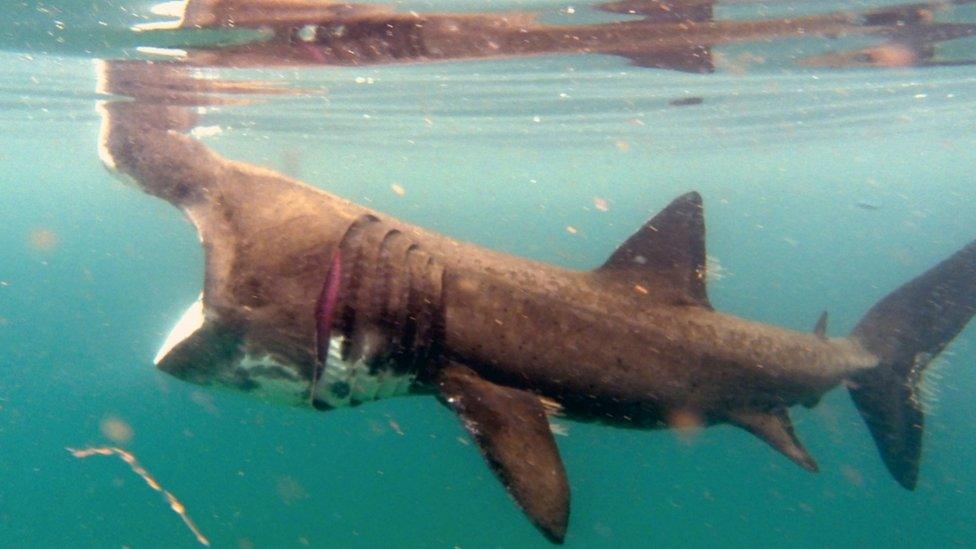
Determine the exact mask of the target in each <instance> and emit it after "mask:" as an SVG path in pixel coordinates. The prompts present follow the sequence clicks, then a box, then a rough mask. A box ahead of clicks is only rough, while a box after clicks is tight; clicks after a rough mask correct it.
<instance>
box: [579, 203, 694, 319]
mask: <svg viewBox="0 0 976 549" xmlns="http://www.w3.org/2000/svg"><path fill="white" fill-rule="evenodd" d="M596 272H597V274H598V275H600V276H606V277H608V278H612V279H615V280H618V281H622V282H625V283H627V284H630V285H634V286H639V287H640V288H641V290H640V291H641V293H648V294H653V295H660V296H662V297H664V298H665V299H670V300H677V301H679V302H683V303H687V304H696V305H703V306H706V307H711V305H710V304H709V302H708V293H707V291H706V289H705V221H704V217H703V214H702V199H701V195H699V194H698V193H697V192H690V193H687V194H684V195H681V196H679V197H678V198H676V199H675V200H674V201H673V202H671V204H669V205H668V206H667V207H666V208H664V209H663V210H661V212H660V213H658V214H657V215H655V216H654V217H653V218H652V219H651V220H650V221H648V222H647V223H646V224H644V226H643V227H641V228H640V229H639V230H638V231H637V232H636V233H634V234H633V235H631V237H630V238H628V239H627V241H626V242H624V243H623V244H622V245H621V246H620V247H619V248H617V250H616V251H615V252H613V255H611V256H610V259H608V260H607V262H606V263H604V264H603V266H602V267H600V268H599V269H597V271H596Z"/></svg>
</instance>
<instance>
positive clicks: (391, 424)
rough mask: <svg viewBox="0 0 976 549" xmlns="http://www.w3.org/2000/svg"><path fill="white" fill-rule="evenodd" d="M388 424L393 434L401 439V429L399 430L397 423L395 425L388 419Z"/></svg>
mask: <svg viewBox="0 0 976 549" xmlns="http://www.w3.org/2000/svg"><path fill="white" fill-rule="evenodd" d="M389 424H390V429H393V432H394V433H396V434H398V435H400V436H401V437H402V436H403V429H401V428H400V424H399V423H397V422H396V421H395V420H393V419H390V421H389Z"/></svg>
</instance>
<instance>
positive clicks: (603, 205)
mask: <svg viewBox="0 0 976 549" xmlns="http://www.w3.org/2000/svg"><path fill="white" fill-rule="evenodd" d="M593 207H594V208H596V209H598V210H600V211H601V212H609V211H610V203H609V202H607V201H606V199H604V198H598V197H595V196H594V197H593Z"/></svg>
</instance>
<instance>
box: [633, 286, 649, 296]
mask: <svg viewBox="0 0 976 549" xmlns="http://www.w3.org/2000/svg"><path fill="white" fill-rule="evenodd" d="M634 291H635V292H637V293H639V294H641V295H647V294H649V293H650V292H649V291H648V289H647V288H645V287H643V286H641V285H640V284H634Z"/></svg>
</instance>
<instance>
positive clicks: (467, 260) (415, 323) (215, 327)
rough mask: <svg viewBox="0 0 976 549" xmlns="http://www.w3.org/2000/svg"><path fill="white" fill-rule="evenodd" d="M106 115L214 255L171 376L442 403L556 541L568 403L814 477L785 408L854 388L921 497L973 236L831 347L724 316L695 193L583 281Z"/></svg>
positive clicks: (153, 190)
mask: <svg viewBox="0 0 976 549" xmlns="http://www.w3.org/2000/svg"><path fill="white" fill-rule="evenodd" d="M136 67H141V68H139V69H137V68H136ZM140 70H149V71H150V73H151V74H152V75H154V76H153V78H155V79H165V78H166V74H167V72H166V71H167V70H168V69H166V67H164V66H162V65H153V64H149V65H135V64H131V63H110V64H107V65H105V66H104V67H103V72H102V81H103V85H104V87H105V89H106V91H110V92H114V93H121V92H124V91H125V88H127V87H128V88H129V89H139V87H138V86H135V87H134V88H133V84H134V83H138V82H142V81H144V77H145V76H147V74H142V75H141V76H140V72H139V71H140ZM113 86H115V87H113ZM172 88H173V89H185V88H186V87H185V86H172ZM137 95H138V94H137ZM174 103H179V101H174ZM102 113H103V133H102V140H101V148H100V153H101V155H102V159H103V160H104V161H105V163H106V164H107V165H108V166H109V167H110V168H112V169H113V170H115V171H117V172H120V173H121V174H124V175H126V176H128V177H129V178H131V179H132V180H133V181H134V182H135V184H136V185H137V186H138V187H139V188H141V189H142V190H143V191H145V192H146V193H149V194H151V195H154V196H156V197H159V198H161V199H164V200H166V201H168V202H170V203H172V204H173V205H175V206H177V207H178V208H180V209H181V210H182V211H183V212H184V213H185V214H186V215H187V216H188V218H189V219H190V220H191V221H192V222H193V223H194V225H195V226H196V227H197V230H198V232H199V234H200V238H201V241H202V243H203V247H204V250H205V255H206V271H205V273H206V274H205V281H204V288H203V293H202V297H201V301H200V302H199V303H198V304H197V305H195V306H194V307H192V308H191V310H190V311H189V312H188V314H187V315H186V316H185V317H184V319H183V321H181V323H180V325H179V326H178V328H177V330H176V331H175V332H174V334H173V335H171V337H170V338H169V340H168V341H167V343H166V345H165V346H164V349H163V351H161V353H160V355H159V356H158V357H157V365H158V367H159V368H160V369H161V370H163V371H165V372H167V373H169V374H172V375H175V376H177V377H180V378H183V379H186V380H189V381H193V382H196V383H202V384H210V385H225V386H230V387H233V388H236V389H241V390H246V391H251V392H261V391H265V390H270V389H274V390H276V391H278V392H279V393H280V394H282V395H284V398H285V399H287V400H290V401H291V402H292V403H294V404H298V405H303V406H309V405H311V406H315V407H316V408H320V409H331V408H338V407H341V406H346V405H350V404H358V403H363V402H367V401H370V400H374V399H376V398H382V397H385V396H394V395H398V394H407V393H421V394H435V395H438V396H439V397H440V398H441V399H442V401H443V402H445V403H446V404H447V405H448V406H450V407H451V408H452V409H453V410H454V411H455V412H457V413H458V415H459V416H460V417H461V419H462V420H463V423H464V425H465V426H466V427H467V429H468V430H469V431H470V432H471V434H472V435H473V436H474V438H475V440H476V441H477V443H478V446H479V447H480V449H481V451H482V452H483V454H484V455H485V457H486V459H487V461H488V463H489V464H490V466H491V467H492V468H493V469H494V471H495V472H496V473H497V474H498V476H499V478H500V479H501V481H502V482H503V483H504V484H505V486H506V488H507V489H508V490H509V492H510V493H511V494H512V495H513V497H514V498H515V500H516V501H517V502H518V504H519V505H520V506H521V507H522V508H523V509H524V510H525V512H526V514H527V515H528V516H529V518H530V519H531V520H532V521H533V522H534V524H536V526H538V527H539V529H540V530H541V531H542V532H543V533H544V534H545V535H546V536H547V537H548V538H549V539H550V540H552V541H555V542H561V541H562V540H563V538H564V536H565V533H566V528H567V524H568V517H569V483H568V481H567V477H566V472H565V470H564V468H563V465H562V462H561V460H560V457H559V453H558V449H557V447H556V444H555V441H554V439H553V436H552V433H551V432H550V428H549V425H548V421H547V415H548V414H549V413H552V412H553V411H556V410H558V411H559V413H562V414H565V415H566V416H568V417H569V418H571V419H582V420H597V421H602V422H606V423H610V424H615V425H621V426H627V427H635V428H666V427H669V426H672V425H674V424H675V423H678V421H676V418H683V419H682V420H681V421H687V419H688V418H692V420H693V421H694V422H695V423H697V424H700V425H715V424H726V423H727V424H734V425H737V426H739V427H742V428H743V429H745V430H747V431H749V432H750V433H753V434H754V435H756V436H758V437H759V438H761V439H762V440H764V441H766V442H767V443H769V444H770V445H771V446H772V447H774V448H775V449H777V450H778V451H780V452H782V453H783V454H784V455H786V456H787V457H788V458H789V459H791V460H793V461H794V462H796V463H798V464H799V465H801V466H802V467H804V468H805V469H808V470H816V469H817V466H816V463H815V462H814V460H813V458H812V457H811V456H810V455H809V454H808V453H807V451H806V450H805V449H804V448H803V446H802V444H801V443H800V442H799V440H798V439H797V437H796V435H795V433H794V430H793V427H792V425H791V423H790V420H789V415H788V410H789V408H790V407H792V406H795V405H798V404H800V405H806V406H813V405H815V404H816V403H817V401H818V400H819V399H820V397H821V396H822V395H823V394H825V393H826V392H828V391H830V390H831V389H833V388H835V387H836V386H838V385H839V384H841V383H846V384H847V385H848V386H849V387H850V390H851V393H852V396H853V398H854V400H855V403H856V404H857V406H858V408H859V410H860V412H861V414H862V416H863V417H864V419H865V421H866V422H867V424H868V426H869V428H870V430H871V433H872V435H873V436H874V438H875V441H876V443H877V446H878V448H879V450H880V452H881V455H882V457H883V459H884V461H885V463H886V465H887V466H888V468H889V470H890V471H891V473H892V474H893V475H894V477H895V478H896V479H897V480H898V481H899V482H900V483H901V484H902V485H903V486H905V487H906V488H912V487H914V485H915V483H916V480H917V476H918V463H919V456H920V453H921V436H922V424H923V417H922V410H921V406H920V404H919V402H918V398H917V389H918V385H919V383H920V381H921V375H922V371H923V370H924V368H925V366H926V365H927V364H928V363H929V362H930V361H931V360H932V358H934V357H935V356H936V355H937V354H938V353H939V352H940V351H941V350H942V349H943V348H944V347H945V346H946V345H947V344H948V343H949V342H950V341H951V340H952V339H953V338H954V337H955V336H956V335H957V334H958V333H959V332H960V331H961V330H962V329H963V328H964V327H965V325H966V324H967V323H968V321H969V320H970V318H971V317H972V316H973V314H974V312H976V242H972V243H970V244H968V245H966V246H965V247H963V248H962V249H961V250H960V251H958V252H957V253H955V254H954V255H953V256H951V257H950V258H948V259H946V260H945V261H943V262H942V263H940V264H939V265H937V266H935V267H933V268H932V269H930V270H929V271H927V272H926V273H924V274H922V275H920V276H919V277H918V278H916V279H914V280H912V281H910V282H909V283H907V284H905V285H904V286H902V287H901V288H899V289H897V290H895V291H894V292H892V293H891V294H889V296H887V297H886V298H884V299H883V300H882V301H880V302H879V303H878V304H877V305H876V306H875V307H874V308H872V309H871V310H870V311H869V312H868V313H867V314H866V315H865V316H864V318H863V319H862V321H861V322H860V324H859V325H858V326H857V328H856V329H855V330H854V332H853V333H852V334H851V335H850V336H849V337H841V338H830V337H827V335H826V316H823V317H821V318H820V320H819V321H818V322H817V323H816V326H815V328H814V330H813V331H812V332H810V333H800V332H794V331H790V330H785V329H782V328H778V327H775V326H771V325H767V324H762V323H758V322H753V321H749V320H746V319H742V318H738V317H735V316H731V315H728V314H724V313H721V312H718V311H715V310H714V309H713V308H712V306H711V304H710V303H709V300H708V296H707V290H706V285H705V232H704V221H703V210H702V200H701V197H700V196H699V195H698V194H697V193H688V194H686V195H683V196H681V197H679V198H677V199H676V200H674V201H673V202H672V203H671V204H670V205H668V206H667V207H665V208H664V209H663V210H662V211H661V212H660V213H659V214H658V215H656V216H655V217H654V218H653V219H651V220H650V221H648V222H647V223H646V224H645V225H644V226H643V227H641V228H640V229H639V230H638V231H637V232H636V233H634V235H633V236H632V237H630V238H629V239H628V240H627V241H626V242H624V243H623V244H622V245H621V246H620V247H619V248H618V249H617V250H616V251H615V252H614V253H613V254H612V255H611V256H610V258H609V259H608V260H607V261H606V263H605V264H603V265H602V266H600V267H599V268H597V269H594V270H592V271H575V270H569V269H564V268H560V267H557V266H554V265H549V264H544V263H539V262H535V261H531V260H528V259H524V258H519V257H514V256H510V255H505V254H502V253H498V252H495V251H491V250H488V249H485V248H482V247H479V246H476V245H473V244H469V243H465V242H460V241H458V240H455V239H452V238H449V237H447V236H443V235H439V234H436V233H433V232H431V231H428V230H425V229H423V228H420V227H417V226H414V225H411V224H408V223H405V222H403V221H399V220H397V219H395V218H392V217H390V216H386V215H383V214H382V213H380V212H376V211H373V210H370V209H367V208H365V207H363V206H360V205H357V204H354V203H351V202H349V201H346V200H344V199H341V198H339V197H336V196H334V195H331V194H328V193H326V192H324V191H322V190H319V189H317V188H313V187H311V186H308V185H306V184H304V183H301V182H299V181H297V180H294V179H290V178H287V177H285V176H283V175H281V174H278V173H276V172H273V171H270V170H267V169H264V168H260V167H257V166H253V165H249V164H245V163H242V162H235V161H231V160H228V159H225V158H223V157H221V156H219V155H217V154H216V153H214V152H213V151H211V150H209V149H208V148H207V147H206V146H204V145H203V144H202V143H200V142H198V141H196V140H195V139H193V138H191V137H190V136H189V135H187V134H186V132H187V131H188V130H189V129H190V128H191V127H192V126H193V124H194V123H195V114H194V111H193V110H192V109H187V108H185V107H182V106H172V105H170V106H167V104H166V102H163V101H159V100H158V98H157V97H153V98H152V99H151V100H150V101H142V100H140V99H139V98H138V97H136V99H135V100H134V101H126V102H115V103H109V104H106V105H104V106H103V107H102Z"/></svg>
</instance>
